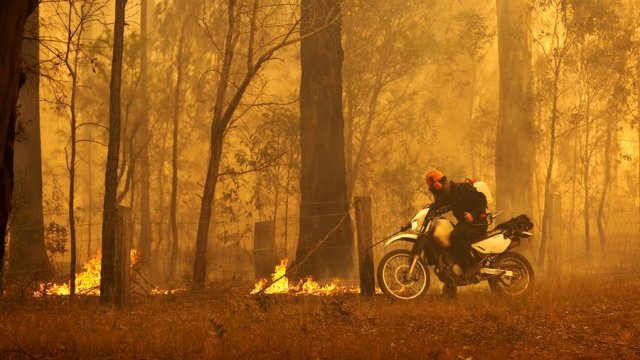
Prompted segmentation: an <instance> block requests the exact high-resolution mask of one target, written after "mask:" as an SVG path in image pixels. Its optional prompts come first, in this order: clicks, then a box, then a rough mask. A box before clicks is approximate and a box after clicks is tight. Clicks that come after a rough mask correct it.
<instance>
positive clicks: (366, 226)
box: [355, 196, 376, 296]
mask: <svg viewBox="0 0 640 360" xmlns="http://www.w3.org/2000/svg"><path fill="white" fill-rule="evenodd" d="M355 202H356V204H355V208H356V229H357V230H356V231H357V234H358V268H359V270H360V295H363V296H373V295H374V294H375V292H376V284H375V275H374V272H373V249H372V248H371V245H372V244H373V230H372V222H371V196H357V197H356V198H355Z"/></svg>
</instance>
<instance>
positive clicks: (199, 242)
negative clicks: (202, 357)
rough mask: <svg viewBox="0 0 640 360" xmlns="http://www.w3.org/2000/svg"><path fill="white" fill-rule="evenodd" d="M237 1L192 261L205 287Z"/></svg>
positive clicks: (196, 277)
mask: <svg viewBox="0 0 640 360" xmlns="http://www.w3.org/2000/svg"><path fill="white" fill-rule="evenodd" d="M235 7H236V1H235V0H231V1H229V9H228V18H227V19H228V23H227V31H226V36H225V49H224V58H223V60H222V63H223V64H222V72H221V73H220V79H219V81H218V88H217V92H216V103H215V105H214V107H213V119H212V121H211V133H210V136H211V137H210V139H209V164H208V166H207V174H206V178H205V183H204V191H203V193H202V203H201V205H200V219H199V221H198V233H197V235H196V256H195V261H194V264H193V286H194V288H196V289H201V288H203V287H204V285H205V282H206V278H207V250H208V249H207V247H208V241H209V226H210V224H211V216H212V214H213V207H214V200H215V199H214V196H215V192H216V185H217V184H218V169H219V168H220V161H221V156H222V145H223V138H222V137H223V135H224V132H225V130H226V125H227V124H225V123H224V122H223V120H222V117H223V112H224V102H225V98H226V94H227V88H228V81H229V76H230V74H231V65H232V63H233V57H234V47H235V40H234V36H233V34H234V33H235V26H236V17H235V10H236V9H235Z"/></svg>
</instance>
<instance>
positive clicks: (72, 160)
mask: <svg viewBox="0 0 640 360" xmlns="http://www.w3.org/2000/svg"><path fill="white" fill-rule="evenodd" d="M69 46H71V44H69ZM75 56H76V59H77V56H78V54H77V49H76V55H75ZM76 62H77V60H76ZM74 67H75V69H74V71H73V72H72V73H71V78H72V81H71V123H70V129H71V141H70V145H71V156H70V157H69V160H68V163H67V169H68V170H69V195H68V196H69V209H68V215H69V237H70V241H71V249H70V250H71V251H70V256H71V261H70V263H69V295H70V296H71V298H73V297H74V296H75V294H76V260H77V253H76V243H77V242H76V218H75V214H74V208H75V187H76V145H77V136H76V135H77V131H76V130H77V118H76V90H77V86H78V74H77V73H76V72H75V71H76V70H77V67H76V66H74Z"/></svg>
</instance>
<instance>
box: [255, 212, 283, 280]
mask: <svg viewBox="0 0 640 360" xmlns="http://www.w3.org/2000/svg"><path fill="white" fill-rule="evenodd" d="M253 262H254V264H255V271H256V279H263V278H267V279H269V278H270V277H271V273H273V268H274V267H275V266H276V265H277V264H278V255H277V253H276V227H275V224H274V222H273V221H262V222H257V223H255V225H254V231H253Z"/></svg>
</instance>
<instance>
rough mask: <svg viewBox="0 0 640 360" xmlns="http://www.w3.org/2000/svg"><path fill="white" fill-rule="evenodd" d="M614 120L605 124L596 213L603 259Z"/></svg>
mask: <svg viewBox="0 0 640 360" xmlns="http://www.w3.org/2000/svg"><path fill="white" fill-rule="evenodd" d="M614 121H615V119H609V121H608V122H607V130H606V131H607V134H606V140H605V143H604V146H605V148H604V161H603V167H604V174H603V175H602V177H603V179H602V194H601V195H600V201H599V203H598V213H597V215H596V219H597V225H598V237H599V239H600V256H601V258H603V259H604V255H605V241H606V234H605V229H604V226H605V225H604V210H605V205H606V203H607V195H608V192H609V185H610V183H611V165H612V164H611V138H612V135H613V130H614V128H615V126H614V125H615V124H614V123H613V122H614Z"/></svg>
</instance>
